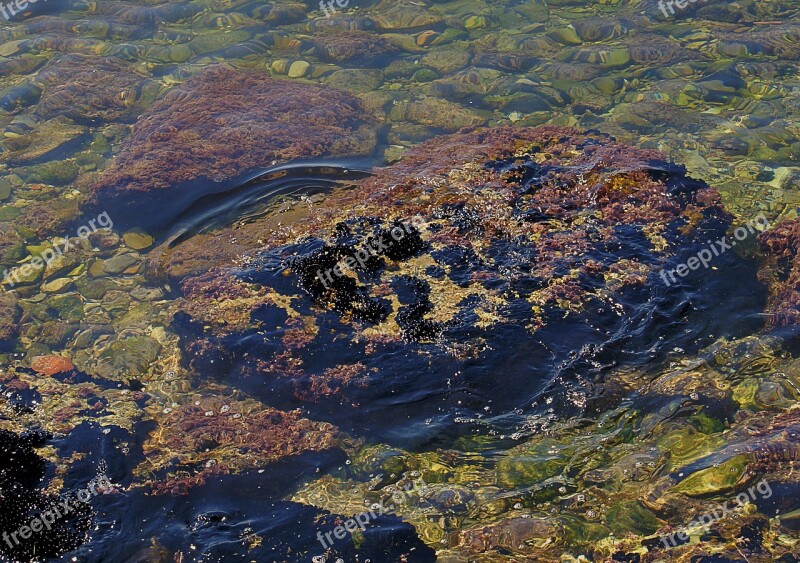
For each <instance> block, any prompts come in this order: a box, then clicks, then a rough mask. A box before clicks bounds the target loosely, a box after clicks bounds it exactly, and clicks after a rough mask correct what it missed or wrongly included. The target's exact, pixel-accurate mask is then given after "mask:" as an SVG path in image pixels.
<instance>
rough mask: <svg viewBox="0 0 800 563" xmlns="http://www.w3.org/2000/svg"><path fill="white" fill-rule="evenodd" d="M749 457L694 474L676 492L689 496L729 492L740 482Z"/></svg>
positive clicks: (731, 460) (680, 484) (730, 460)
mask: <svg viewBox="0 0 800 563" xmlns="http://www.w3.org/2000/svg"><path fill="white" fill-rule="evenodd" d="M749 462H750V458H749V457H748V456H744V455H741V456H736V457H733V458H731V459H729V460H728V461H726V462H724V463H720V464H714V466H713V467H709V468H706V469H702V470H700V471H698V472H696V473H693V474H692V475H690V476H689V477H687V478H686V479H684V480H683V481H681V482H680V483H679V484H678V485H676V486H675V491H676V492H679V493H683V494H686V495H689V496H703V495H709V494H719V493H724V492H729V491H730V490H731V489H733V488H734V487H735V486H736V484H737V483H738V481H739V478H740V477H741V476H742V473H744V470H745V468H746V467H747V464H748V463H749Z"/></svg>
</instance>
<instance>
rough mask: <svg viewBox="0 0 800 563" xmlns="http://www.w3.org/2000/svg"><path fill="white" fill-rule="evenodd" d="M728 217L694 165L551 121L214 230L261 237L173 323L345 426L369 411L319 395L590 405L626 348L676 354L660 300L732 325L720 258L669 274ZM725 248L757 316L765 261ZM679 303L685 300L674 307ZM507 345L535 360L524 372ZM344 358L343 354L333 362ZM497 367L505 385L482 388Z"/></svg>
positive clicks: (450, 143) (197, 349)
mask: <svg viewBox="0 0 800 563" xmlns="http://www.w3.org/2000/svg"><path fill="white" fill-rule="evenodd" d="M342 210H347V212H346V214H343V213H342ZM730 219H731V218H730V216H729V215H728V214H727V213H725V211H724V210H723V209H722V207H721V206H720V205H719V202H718V196H717V194H716V193H715V191H714V190H713V189H711V188H709V187H708V186H706V185H705V184H704V183H702V182H699V181H696V180H692V179H690V178H688V177H686V176H685V170H684V169H683V168H681V167H680V166H676V165H674V164H670V163H667V162H666V161H665V160H664V157H663V155H660V154H659V153H657V152H655V151H642V150H636V149H632V148H631V147H626V146H624V145H619V144H617V143H615V142H614V141H613V140H611V139H609V138H607V137H603V136H597V135H591V134H589V135H585V134H581V133H579V132H577V131H575V130H569V129H560V128H552V127H550V128H541V129H525V128H520V129H512V128H500V129H492V130H488V131H479V132H474V133H468V134H462V135H455V136H450V137H442V138H439V139H436V140H435V141H431V142H429V143H426V144H423V145H422V146H421V147H419V148H418V149H415V150H414V151H412V152H410V153H409V154H408V155H407V157H406V158H405V159H404V160H403V161H401V162H400V163H398V164H396V165H393V166H389V167H386V168H379V169H376V170H375V171H374V174H373V175H372V176H371V177H369V178H367V179H364V180H361V181H360V182H359V183H358V184H357V186H356V188H355V189H352V190H342V191H338V192H334V193H333V194H331V195H330V196H328V198H326V205H325V206H324V207H321V208H318V209H316V210H315V211H312V212H310V213H308V214H306V215H305V216H302V217H299V218H298V220H297V221H295V222H293V223H292V224H291V225H290V226H287V227H285V228H281V229H277V230H273V231H271V232H268V231H265V230H262V224H260V223H259V222H258V221H255V222H253V223H250V224H248V225H245V226H244V227H242V228H241V229H237V228H229V229H228V230H224V229H223V231H222V232H221V235H222V236H224V237H231V238H238V235H237V234H236V233H237V232H238V231H239V230H240V231H241V232H242V238H243V239H245V240H252V235H247V234H245V233H246V232H248V231H250V232H257V233H259V237H260V240H261V242H262V243H263V247H256V248H253V249H252V250H250V251H249V252H248V253H246V255H245V258H244V259H243V260H241V261H243V265H241V266H236V267H219V268H215V269H214V270H212V271H210V272H208V273H205V274H203V275H200V276H197V277H189V278H188V279H185V280H184V281H183V282H182V287H183V292H184V295H185V299H184V301H183V302H182V304H181V307H180V309H181V312H180V313H179V314H178V315H177V316H176V317H175V322H174V324H173V328H174V329H175V330H177V331H178V333H179V334H181V335H182V338H183V343H184V346H185V348H186V350H187V352H188V354H187V356H186V361H187V362H188V364H187V366H188V367H189V369H190V371H192V372H194V373H196V374H198V375H200V374H205V376H207V375H211V374H214V373H216V374H218V377H225V378H226V379H227V380H229V381H230V380H231V378H233V379H234V380H238V381H239V384H241V385H242V386H243V387H244V388H246V389H249V390H251V391H257V390H259V389H263V390H264V391H266V389H269V390H270V391H269V393H270V396H271V397H272V399H273V400H276V399H277V400H278V401H279V403H278V404H280V405H282V407H283V408H288V407H290V406H291V407H294V406H299V405H301V404H305V405H307V408H312V409H314V411H313V412H315V413H318V414H317V415H318V416H321V417H323V418H324V417H328V419H329V420H331V422H334V423H335V424H337V425H341V424H352V423H353V421H354V420H358V421H359V424H369V422H368V418H369V416H370V408H369V407H367V408H363V409H360V408H355V409H354V410H353V411H352V413H348V414H344V413H342V415H341V416H340V415H336V414H334V415H331V414H329V413H328V412H329V411H328V407H326V406H325V405H327V404H328V402H330V401H331V400H334V401H337V402H338V401H344V402H346V403H347V404H350V405H353V406H356V405H367V404H369V403H370V402H371V401H374V400H375V399H376V397H379V396H386V394H387V393H390V394H391V393H392V391H391V390H390V388H389V387H387V386H389V385H394V384H396V382H397V381H398V380H399V381H404V382H405V383H404V386H405V385H407V386H408V388H407V390H406V391H404V392H401V393H400V394H399V395H398V396H397V397H396V402H397V408H402V405H404V404H405V401H409V400H411V397H412V396H414V395H415V396H416V397H417V400H418V401H419V404H418V405H417V408H418V414H417V416H418V419H419V420H421V419H424V418H427V417H430V416H433V415H434V412H435V410H434V408H435V407H434V405H436V408H438V409H441V408H442V403H441V402H440V401H443V405H447V406H446V407H444V408H445V411H447V410H450V411H451V416H461V417H466V418H469V417H471V416H475V415H476V414H477V411H478V410H479V409H480V408H482V403H483V400H482V398H481V397H482V396H484V395H485V394H489V393H490V394H491V396H492V402H493V405H492V406H491V407H490V409H492V410H494V409H497V410H498V411H503V410H505V409H522V411H523V412H530V411H533V412H541V411H544V410H546V409H547V408H550V409H555V410H556V411H557V412H559V413H561V414H566V413H573V414H574V413H576V412H587V411H591V412H598V411H602V410H605V409H607V408H609V407H610V406H611V405H613V404H614V401H615V399H612V397H613V396H615V395H616V392H611V391H610V389H608V390H605V389H604V388H603V385H602V384H601V383H600V382H601V381H602V380H603V373H604V372H605V371H606V370H608V369H609V368H611V367H612V366H617V365H625V364H626V363H627V362H633V363H634V364H635V363H637V361H642V360H641V356H638V357H637V356H636V355H631V356H626V353H625V350H626V349H627V348H631V349H636V350H648V356H647V358H648V359H647V361H649V362H655V361H658V360H659V359H660V358H663V357H664V354H665V353H666V352H668V350H665V349H660V347H659V343H658V341H659V339H660V338H659V337H663V336H665V335H666V334H670V332H669V331H666V332H665V331H664V328H663V327H662V326H660V323H657V322H654V319H653V317H652V315H653V312H654V311H656V313H655V314H656V316H657V317H660V318H673V319H674V320H675V321H677V323H678V324H677V325H676V326H682V327H683V330H684V331H686V333H691V334H693V335H694V334H695V330H696V328H699V327H701V326H702V327H703V329H702V330H704V331H707V332H706V333H707V334H713V335H714V336H715V337H716V336H719V335H720V334H726V333H728V331H729V328H730V327H725V326H721V325H718V324H715V323H714V321H713V315H709V313H710V312H711V311H712V310H713V307H714V302H715V300H716V299H717V298H716V297H714V294H715V291H736V288H734V287H730V286H729V284H728V283H727V282H726V281H725V280H724V279H722V278H718V277H716V276H715V275H714V273H713V271H711V272H705V273H700V272H698V277H696V278H692V277H688V278H686V279H685V280H681V282H680V283H678V284H677V285H676V284H675V283H673V282H669V279H668V278H667V283H665V282H664V281H663V279H662V278H663V275H662V272H666V271H669V270H670V269H671V268H674V267H675V265H676V264H678V263H680V262H681V261H683V260H685V259H686V257H687V256H690V255H691V254H692V253H696V252H697V249H698V248H699V245H700V244H702V243H703V242H705V240H707V237H708V236H710V234H711V233H716V234H717V235H722V234H723V233H724V232H725V230H726V229H727V228H728V226H729V224H730ZM395 236H396V237H397V240H392V239H391V238H392V237H395ZM722 259H723V260H726V262H725V268H732V269H733V270H735V271H737V272H739V273H740V274H737V275H740V276H741V279H740V282H741V283H740V284H739V287H740V290H741V293H740V294H739V295H740V296H741V297H740V298H737V299H739V301H738V302H739V303H740V305H741V306H742V307H743V311H748V310H759V309H758V308H759V306H760V304H759V301H758V299H755V300H753V299H751V298H749V297H747V296H748V295H750V294H751V293H752V288H754V287H757V282H756V280H755V268H754V265H752V264H748V263H747V261H745V260H740V259H739V258H738V257H734V256H729V257H728V259H725V258H724V257H723V258H722ZM337 269H338V271H337ZM676 281H677V280H676ZM696 284H697V285H696ZM748 286H749V287H748ZM708 287H712V288H717V289H716V290H712V291H710V292H709V291H708V289H707V288H708ZM723 288H727V289H723ZM687 291H688V292H689V293H690V294H691V295H692V297H691V300H690V302H691V305H690V304H689V303H688V302H687V301H686V300H685V297H682V295H683V296H685V295H686V293H685V292H687ZM686 307H690V308H691V310H692V311H694V312H693V313H692V314H691V315H688V314H681V315H678V316H677V317H676V316H675V315H676V312H677V311H681V310H685V309H684V308H686ZM704 311H705V312H704ZM651 323H652V324H651ZM695 323H697V324H695ZM745 325H746V323H745ZM745 325H743V326H742V327H741V328H742V329H743V331H746V330H747V328H745ZM758 326H760V322H759V321H757V320H755V319H754V320H753V321H752V323H751V327H750V329H757V327H758ZM567 327H569V328H567ZM692 327H695V328H692ZM673 330H674V329H673ZM565 334H570V335H573V337H574V335H575V334H580V338H579V340H580V342H581V343H582V346H581V347H580V349H573V350H570V344H569V342H566V341H564V342H562V341H560V340H559V338H560V337H559V336H558V335H565ZM676 336H677V335H676V334H675V332H673V333H671V336H670V341H671V342H673V344H674V343H675V340H674V338H675V337H676ZM677 338H678V339H679V341H681V342H682V345H685V346H687V347H689V348H690V347H692V346H696V345H698V344H699V343H700V341H698V340H697V339H696V336H692V337H687V338H686V339H683V338H681V337H680V336H677ZM319 350H327V351H328V352H326V354H324V355H322V356H321V355H319V352H318V351H319ZM332 350H336V353H335V354H334V353H333V352H331V351H332ZM500 350H504V352H503V353H498V352H499V351H500ZM495 351H498V352H495ZM515 351H516V352H515ZM516 353H520V354H522V353H524V354H529V355H531V356H535V357H537V361H538V362H540V364H539V366H538V367H537V368H535V369H533V370H532V369H531V368H530V367H528V366H529V365H530V364H529V363H528V362H527V361H526V364H525V366H523V365H519V366H514V365H513V359H509V354H510V356H511V358H513V357H514V354H516ZM333 356H335V357H339V358H347V361H346V362H344V363H336V362H329V361H326V358H328V357H333ZM387 357H397V358H403V360H402V362H399V363H396V364H393V363H392V362H387V361H386V358H387ZM612 358H613V360H612ZM473 359H476V360H477V359H479V360H480V362H479V363H480V364H482V365H484V368H480V369H476V367H473V366H474V364H473ZM439 362H441V365H442V366H444V365H445V364H447V365H449V366H451V367H450V368H448V369H447V370H441V371H440V369H441V368H439V367H437V365H438V363H439ZM453 363H455V365H456V366H459V367H458V368H453V367H452V366H453ZM449 369H455V370H456V373H458V374H459V381H460V385H463V388H462V389H461V390H460V391H459V392H457V393H455V394H454V395H453V396H449V395H447V396H442V395H441V394H440V392H437V391H435V389H436V388H438V387H439V386H440V385H441V384H442V383H444V382H445V381H446V380H448V378H449V377H450V373H451V372H449ZM498 370H500V371H502V372H503V373H505V374H506V378H507V383H508V386H509V387H508V388H509V389H512V388H513V389H514V391H513V392H510V393H508V394H506V393H503V392H502V390H498V389H494V388H493V389H492V390H491V392H490V391H489V388H490V387H491V386H492V385H493V381H492V379H491V377H490V376H489V374H490V373H493V372H496V371H498ZM553 373H556V374H558V375H557V376H556V377H555V378H554V379H551V377H552V374H553ZM548 374H549V375H548ZM587 374H591V375H587ZM451 381H452V380H451ZM390 382H391V383H390ZM412 389H413V390H414V391H412ZM601 389H604V390H603V391H602V392H603V393H605V394H606V395H607V396H606V398H605V399H603V400H602V401H600V402H597V400H596V399H595V398H594V396H595V394H596V393H600V392H601V391H600V390H601ZM264 391H261V392H264ZM326 394H330V396H326ZM544 396H549V397H550V398H549V400H548V401H547V402H546V403H544V402H543V397H544ZM422 397H425V400H424V401H420V399H421V398H422ZM317 404H318V405H317ZM315 405H316V406H315ZM458 405H461V406H458ZM347 418H350V420H349V421H347V420H346V419H347ZM382 438H383V439H387V436H382Z"/></svg>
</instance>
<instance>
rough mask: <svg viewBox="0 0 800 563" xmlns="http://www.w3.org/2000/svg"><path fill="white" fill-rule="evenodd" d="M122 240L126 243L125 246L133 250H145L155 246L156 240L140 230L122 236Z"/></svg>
mask: <svg viewBox="0 0 800 563" xmlns="http://www.w3.org/2000/svg"><path fill="white" fill-rule="evenodd" d="M122 240H123V241H125V246H127V247H128V248H132V249H133V250H144V249H145V248H150V247H151V246H153V243H154V242H155V239H154V238H153V237H151V236H150V235H148V234H147V233H146V232H144V231H142V230H140V229H134V230H132V231H128V232H127V233H125V234H124V235H122Z"/></svg>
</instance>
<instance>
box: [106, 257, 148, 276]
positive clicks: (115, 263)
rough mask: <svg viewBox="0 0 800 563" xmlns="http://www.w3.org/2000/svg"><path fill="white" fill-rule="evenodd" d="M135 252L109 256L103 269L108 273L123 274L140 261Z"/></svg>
mask: <svg viewBox="0 0 800 563" xmlns="http://www.w3.org/2000/svg"><path fill="white" fill-rule="evenodd" d="M138 261H139V260H138V258H137V257H136V256H134V255H133V254H120V255H119V256H114V257H113V258H109V259H108V260H106V261H105V262H104V263H103V271H104V272H105V273H107V274H121V273H122V272H124V271H125V270H127V269H128V268H130V267H131V266H133V265H134V264H136V263H137V262H138Z"/></svg>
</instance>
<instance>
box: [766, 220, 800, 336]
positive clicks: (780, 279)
mask: <svg viewBox="0 0 800 563" xmlns="http://www.w3.org/2000/svg"><path fill="white" fill-rule="evenodd" d="M758 240H759V243H760V245H761V248H762V250H764V251H765V253H766V255H767V260H768V262H767V263H766V264H765V265H764V268H762V270H761V272H760V276H761V278H762V280H763V281H764V282H765V283H766V284H767V286H768V287H769V288H770V294H771V296H770V302H769V306H768V308H767V312H768V313H769V314H770V322H771V324H773V325H775V326H788V325H796V324H797V323H798V322H800V292H798V291H797V288H798V287H800V219H794V220H792V221H784V222H782V223H780V224H779V225H778V226H776V227H775V228H773V229H770V230H768V231H765V232H764V233H762V234H761V235H760V236H759V239H758Z"/></svg>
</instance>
